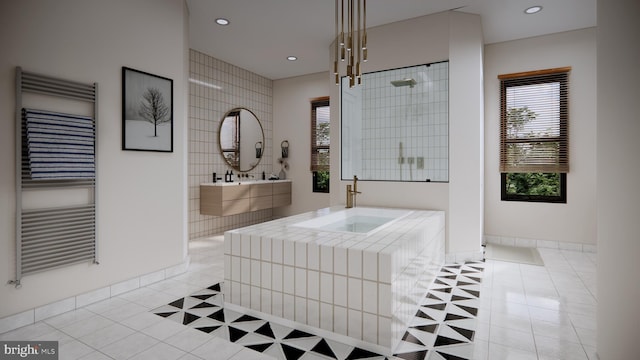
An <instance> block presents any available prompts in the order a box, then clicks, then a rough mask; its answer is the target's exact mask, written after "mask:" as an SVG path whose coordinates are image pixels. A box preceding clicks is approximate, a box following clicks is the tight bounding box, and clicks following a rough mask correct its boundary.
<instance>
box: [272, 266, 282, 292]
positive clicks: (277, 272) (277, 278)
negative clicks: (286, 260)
mask: <svg viewBox="0 0 640 360" xmlns="http://www.w3.org/2000/svg"><path fill="white" fill-rule="evenodd" d="M282 278H283V273H282V265H278V264H273V265H272V266H271V281H272V287H273V291H280V292H281V291H282Z"/></svg>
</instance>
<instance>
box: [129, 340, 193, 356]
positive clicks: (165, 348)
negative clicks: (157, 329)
mask: <svg viewBox="0 0 640 360" xmlns="http://www.w3.org/2000/svg"><path fill="white" fill-rule="evenodd" d="M185 354H186V352H184V351H182V350H180V349H177V348H175V347H173V346H171V345H168V344H165V343H162V342H160V343H157V344H155V345H153V346H152V347H150V348H148V349H147V350H145V351H143V352H141V353H138V354H137V355H135V356H133V357H132V358H131V360H175V359H179V358H180V357H182V356H184V355H185Z"/></svg>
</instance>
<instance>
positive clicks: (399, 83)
mask: <svg viewBox="0 0 640 360" xmlns="http://www.w3.org/2000/svg"><path fill="white" fill-rule="evenodd" d="M415 84H417V82H416V81H415V80H413V79H411V78H404V79H402V80H393V81H392V82H391V85H393V86H395V87H400V86H408V87H413V86H414V85H415Z"/></svg>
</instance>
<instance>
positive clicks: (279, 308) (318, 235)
mask: <svg viewBox="0 0 640 360" xmlns="http://www.w3.org/2000/svg"><path fill="white" fill-rule="evenodd" d="M352 210H353V209H352ZM337 211H344V208H342V207H334V208H327V209H321V210H318V211H314V212H309V213H305V214H300V215H296V216H291V217H287V218H284V219H279V220H275V221H272V222H268V223H263V224H257V225H253V226H249V227H245V228H242V229H236V230H231V231H228V232H226V233H225V288H224V291H225V294H226V297H225V301H226V302H228V303H231V304H235V305H239V306H242V307H245V308H250V309H253V310H257V311H260V312H263V313H267V314H271V315H275V316H278V317H283V318H285V319H288V320H292V321H296V322H299V323H302V324H307V325H310V326H313V327H317V328H321V329H324V330H328V331H332V332H335V333H338V334H341V335H346V336H349V337H352V338H355V339H358V340H362V341H365V342H368V343H372V344H377V345H379V346H381V347H383V348H386V349H389V350H390V349H391V348H392V347H393V346H395V345H396V344H397V343H398V342H399V341H400V339H401V338H402V335H403V334H404V332H405V330H406V328H407V325H408V323H409V321H410V320H411V319H412V318H413V316H414V315H415V313H416V309H417V308H418V307H419V305H420V300H421V299H422V298H423V297H424V295H425V294H424V293H423V292H421V293H417V292H416V288H420V287H416V284H417V283H418V281H419V280H420V281H422V282H425V281H426V282H431V281H432V280H433V278H434V276H435V275H436V273H437V271H438V269H439V268H440V266H441V265H442V264H443V262H444V235H445V233H444V220H445V219H444V213H443V212H440V211H412V212H410V213H409V214H408V215H406V216H405V217H402V218H400V219H397V220H396V221H395V222H394V223H392V224H391V225H389V226H387V227H385V228H383V229H382V230H380V231H377V232H375V233H373V234H372V235H369V236H366V235H359V234H353V233H349V234H347V233H339V232H328V231H322V230H311V229H302V228H298V227H295V226H291V225H293V224H296V223H299V222H302V221H306V220H309V219H312V218H318V217H321V216H323V215H329V214H334V213H335V212H337ZM372 324H374V325H372Z"/></svg>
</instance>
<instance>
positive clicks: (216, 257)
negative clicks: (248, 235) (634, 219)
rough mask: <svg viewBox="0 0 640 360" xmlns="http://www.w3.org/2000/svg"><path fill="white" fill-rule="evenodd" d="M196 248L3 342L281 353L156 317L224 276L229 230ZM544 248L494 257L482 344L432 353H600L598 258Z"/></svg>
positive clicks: (81, 354)
mask: <svg viewBox="0 0 640 360" xmlns="http://www.w3.org/2000/svg"><path fill="white" fill-rule="evenodd" d="M189 249H190V254H191V259H192V262H191V266H190V268H189V271H188V272H187V273H185V274H182V275H180V276H177V277H174V278H171V279H168V280H164V281H161V282H158V283H155V284H152V285H149V286H147V287H145V288H141V289H137V290H134V291H131V292H129V293H125V294H122V295H120V296H117V297H114V298H111V299H109V300H105V301H102V302H99V303H95V304H92V305H89V306H87V307H85V308H82V309H79V310H75V311H72V312H68V313H65V314H62V315H58V316H56V317H52V318H49V319H46V320H43V321H40V322H37V323H35V324H33V325H29V326H26V327H23V328H20V329H17V330H14V331H10V332H7V333H4V334H0V340H57V341H59V343H60V351H59V353H60V359H167V360H169V359H184V360H190V359H194V360H198V359H234V360H239V359H272V357H270V356H268V355H267V354H265V353H261V352H258V351H255V350H252V349H251V348H250V347H245V346H243V345H241V344H238V343H232V342H229V341H226V340H224V339H222V338H220V337H215V336H212V335H211V334H208V333H206V332H203V331H200V330H196V329H195V328H193V327H190V326H186V325H184V324H181V323H179V322H176V321H170V320H168V319H166V318H164V317H162V316H158V315H156V314H154V313H153V310H154V309H158V308H161V307H163V306H166V305H167V304H169V303H172V302H173V301H175V300H177V299H180V298H183V297H185V296H187V295H189V294H194V293H197V292H199V291H202V290H203V289H206V288H208V287H210V286H211V285H212V284H216V283H218V282H220V281H222V279H223V272H224V269H223V239H222V237H221V236H218V237H210V238H203V239H197V240H193V241H191V242H190V244H189ZM540 254H541V256H542V258H543V260H544V262H545V266H544V267H542V266H535V265H524V264H515V263H508V262H501V261H491V260H488V261H487V262H486V263H485V264H484V271H483V276H482V279H481V282H480V284H479V285H474V286H476V287H478V288H479V289H480V291H479V293H480V298H479V301H478V304H479V311H478V313H477V316H473V317H475V322H474V324H475V325H474V326H475V333H474V335H473V336H472V339H473V342H472V343H468V344H463V345H464V350H459V351H460V352H461V353H456V352H455V351H446V349H445V347H446V346H447V345H446V344H444V345H443V346H445V347H443V349H445V351H443V352H441V353H438V352H437V351H434V352H429V354H428V359H430V360H432V359H464V358H472V359H480V360H485V359H491V360H494V359H540V360H542V359H545V360H560V359H562V360H566V359H567V360H568V359H585V360H594V359H596V356H595V343H596V321H595V316H596V297H595V294H596V255H595V254H592V253H582V252H574V251H565V250H557V249H540ZM438 285H439V286H440V287H441V288H442V287H446V286H449V285H450V284H447V285H442V284H434V286H435V288H437V287H438ZM463 285H464V284H463ZM435 288H434V290H435ZM430 293H433V294H437V292H436V291H432V292H430ZM448 294H450V295H451V293H448ZM452 296H453V295H452ZM448 300H451V302H455V300H454V299H448ZM425 301H426V302H425V304H424V305H425V306H426V305H429V304H428V302H429V301H428V300H425ZM467 301H468V300H467ZM236 320H237V319H236ZM418 326H419V325H418ZM449 330H451V329H449ZM449 330H447V331H449ZM454 330H455V329H454ZM409 333H411V334H412V336H413V337H407V339H409V340H412V341H414V340H413V338H416V339H418V340H420V336H415V335H418V333H417V332H416V331H415V330H410V331H409ZM464 333H466V334H467V335H469V333H467V332H464V331H463V332H456V333H451V334H452V335H451V336H454V335H455V336H457V337H458V338H459V339H462V338H464V335H463V334H464ZM423 335H424V334H423ZM460 335H462V336H463V337H462V338H461V337H460ZM285 336H286V335H285ZM423 339H424V337H423ZM318 341H319V340H318ZM450 346H454V345H450ZM334 347H335V346H334ZM338 347H339V346H338ZM451 349H453V347H450V348H449V350H451ZM460 349H462V348H460ZM414 353H416V356H415V357H414V358H415V359H420V357H419V353H420V352H419V351H415V352H414ZM462 353H464V354H462ZM403 354H407V352H404V353H403ZM320 355H321V353H320ZM399 355H400V354H399ZM309 358H311V356H309ZM316 358H322V356H317V357H316ZM404 358H406V356H405V357H404Z"/></svg>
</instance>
